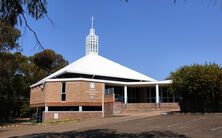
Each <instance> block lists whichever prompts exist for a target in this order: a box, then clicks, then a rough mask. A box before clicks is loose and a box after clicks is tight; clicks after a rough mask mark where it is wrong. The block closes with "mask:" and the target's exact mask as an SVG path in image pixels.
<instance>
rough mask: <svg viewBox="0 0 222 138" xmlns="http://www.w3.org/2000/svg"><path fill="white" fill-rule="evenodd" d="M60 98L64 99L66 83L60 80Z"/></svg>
mask: <svg viewBox="0 0 222 138" xmlns="http://www.w3.org/2000/svg"><path fill="white" fill-rule="evenodd" d="M61 100H62V101H65V100H66V83H65V82H62V88H61Z"/></svg>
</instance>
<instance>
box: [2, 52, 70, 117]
mask: <svg viewBox="0 0 222 138" xmlns="http://www.w3.org/2000/svg"><path fill="white" fill-rule="evenodd" d="M48 51H51V52H52V53H53V57H54V60H53V62H52V63H50V64H53V65H54V66H48V67H50V69H48V68H47V67H45V68H41V67H42V66H44V65H42V64H41V63H39V64H38V65H37V64H36V63H35V62H33V57H38V54H40V55H41V53H38V54H36V55H34V56H32V57H26V56H24V55H22V54H21V53H9V52H0V67H1V68H0V80H1V81H0V121H1V120H7V119H10V118H15V117H27V116H28V115H30V111H29V107H28V106H29V104H28V103H29V90H30V85H31V84H33V83H35V82H36V81H38V80H40V79H42V78H43V77H45V76H46V75H47V73H48V72H50V73H52V72H53V71H56V70H58V69H60V67H61V68H62V67H64V66H65V65H67V61H65V60H64V58H63V57H62V56H61V55H59V54H56V53H55V52H54V51H52V50H48ZM44 52H45V51H43V52H42V53H44ZM43 55H44V54H43ZM47 56H48V55H45V56H44V59H45V60H48V58H49V59H51V57H50V56H49V57H47ZM58 59H59V60H58ZM46 72H47V73H46Z"/></svg>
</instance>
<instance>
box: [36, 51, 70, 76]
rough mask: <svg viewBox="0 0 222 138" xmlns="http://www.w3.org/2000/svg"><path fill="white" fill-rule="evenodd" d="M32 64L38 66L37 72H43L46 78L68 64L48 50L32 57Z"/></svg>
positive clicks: (58, 55) (60, 56) (61, 57)
mask: <svg viewBox="0 0 222 138" xmlns="http://www.w3.org/2000/svg"><path fill="white" fill-rule="evenodd" d="M32 62H33V63H34V64H35V65H36V66H38V68H39V70H43V71H44V76H48V75H50V74H51V73H53V72H55V71H57V70H59V69H61V68H62V67H64V66H66V65H67V64H68V62H67V61H66V60H65V59H64V58H63V56H62V55H60V54H57V53H55V52H54V51H53V50H50V49H45V50H44V51H42V52H39V53H37V54H35V55H34V56H33V57H32Z"/></svg>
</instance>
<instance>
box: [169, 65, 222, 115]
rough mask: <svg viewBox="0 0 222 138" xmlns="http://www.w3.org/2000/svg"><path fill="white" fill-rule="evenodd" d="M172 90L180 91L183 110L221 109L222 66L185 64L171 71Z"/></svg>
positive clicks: (203, 110)
mask: <svg viewBox="0 0 222 138" xmlns="http://www.w3.org/2000/svg"><path fill="white" fill-rule="evenodd" d="M169 79H172V81H173V84H172V85H171V87H170V91H171V92H179V93H180V94H181V97H182V100H181V103H180V107H181V110H182V111H185V112H186V111H194V112H197V111H198V112H205V111H221V110H222V108H221V104H222V68H221V67H220V66H219V65H217V64H205V65H198V64H194V65H191V66H183V67H181V68H179V69H178V70H177V71H175V72H173V73H171V75H170V77H169Z"/></svg>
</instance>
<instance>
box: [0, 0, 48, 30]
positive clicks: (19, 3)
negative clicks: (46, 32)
mask: <svg viewBox="0 0 222 138" xmlns="http://www.w3.org/2000/svg"><path fill="white" fill-rule="evenodd" d="M46 7H47V2H46V0H0V19H1V20H3V21H4V22H6V23H8V24H10V25H11V26H14V25H16V24H18V21H19V23H20V24H22V19H23V16H24V13H28V14H29V15H30V16H31V17H32V18H34V19H36V20H38V19H40V18H43V17H44V16H45V15H47V9H46ZM24 8H25V9H24Z"/></svg>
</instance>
